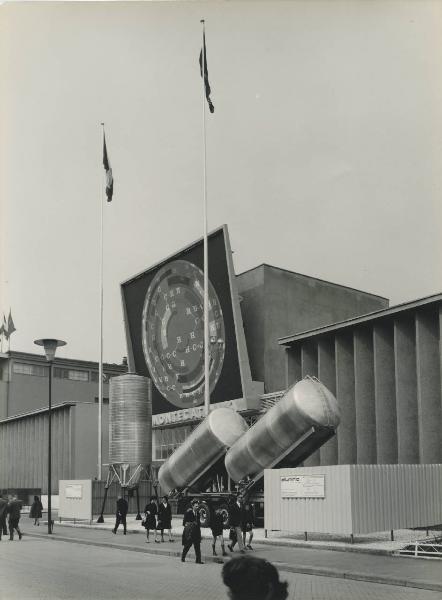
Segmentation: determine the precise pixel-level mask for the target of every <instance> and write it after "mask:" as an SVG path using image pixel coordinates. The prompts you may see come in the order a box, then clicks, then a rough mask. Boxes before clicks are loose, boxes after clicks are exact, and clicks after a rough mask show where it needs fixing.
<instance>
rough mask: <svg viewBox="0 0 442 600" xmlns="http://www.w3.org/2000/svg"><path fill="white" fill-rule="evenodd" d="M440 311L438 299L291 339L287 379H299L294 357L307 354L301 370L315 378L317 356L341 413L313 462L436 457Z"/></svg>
mask: <svg viewBox="0 0 442 600" xmlns="http://www.w3.org/2000/svg"><path fill="white" fill-rule="evenodd" d="M441 315H442V301H438V302H434V303H431V304H422V305H420V306H419V305H417V306H413V307H412V308H406V307H405V308H404V309H403V310H399V311H397V312H394V313H392V314H387V315H385V316H382V317H379V316H378V317H376V318H371V319H366V320H364V322H361V323H356V324H354V325H353V324H349V325H346V326H345V325H342V326H337V327H335V328H334V329H333V330H332V331H330V330H328V331H326V332H323V333H315V332H311V334H310V335H308V334H306V335H305V336H303V337H302V338H301V339H299V340H293V341H292V342H290V346H289V347H287V348H286V350H285V351H286V372H287V376H288V383H293V382H294V381H296V380H297V379H298V378H299V377H298V376H297V375H298V374H299V369H298V368H297V365H298V363H299V356H301V357H302V356H304V355H305V356H309V357H310V360H308V361H307V360H305V361H304V362H303V363H302V364H303V367H302V375H303V376H304V375H306V374H308V375H312V376H316V375H317V371H318V367H317V363H316V362H315V360H314V357H315V356H318V364H319V365H320V369H319V371H320V373H318V374H319V377H320V378H322V376H323V375H324V383H325V384H326V385H327V387H329V389H331V390H332V391H333V390H335V393H336V398H337V400H338V404H339V408H340V411H341V423H340V425H339V427H338V431H337V436H336V440H334V441H333V443H332V444H330V442H328V444H329V445H328V446H327V445H326V446H324V448H321V452H320V462H319V464H321V465H327V464H341V465H343V464H396V463H401V464H419V463H441V462H442V436H441V433H440V432H441V431H442V393H441V359H442V353H441V339H440V338H441V336H440V332H441V327H440V323H441V320H442V318H441ZM325 349H326V351H325ZM301 362H302V361H301Z"/></svg>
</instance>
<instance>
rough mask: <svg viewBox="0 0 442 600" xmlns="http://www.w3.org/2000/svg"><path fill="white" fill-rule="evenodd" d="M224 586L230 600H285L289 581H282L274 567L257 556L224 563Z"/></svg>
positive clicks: (240, 557) (238, 557) (234, 559)
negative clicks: (227, 589) (227, 590)
mask: <svg viewBox="0 0 442 600" xmlns="http://www.w3.org/2000/svg"><path fill="white" fill-rule="evenodd" d="M222 578H223V582H224V585H226V586H227V587H228V588H229V597H230V600H285V599H286V598H287V596H288V592H287V587H288V584H287V581H280V579H279V574H278V571H277V569H276V567H275V566H274V565H272V564H271V563H270V562H269V561H267V560H265V559H264V558H258V557H256V556H250V555H248V556H237V557H235V558H232V559H231V560H229V561H228V562H226V563H224V566H223V569H222Z"/></svg>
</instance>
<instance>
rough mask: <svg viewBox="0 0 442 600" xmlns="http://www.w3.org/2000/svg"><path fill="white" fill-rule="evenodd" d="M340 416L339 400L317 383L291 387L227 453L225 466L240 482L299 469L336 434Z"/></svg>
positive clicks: (306, 381) (309, 380)
mask: <svg viewBox="0 0 442 600" xmlns="http://www.w3.org/2000/svg"><path fill="white" fill-rule="evenodd" d="M339 421H340V415H339V408H338V404H337V401H336V398H335V397H334V396H333V394H332V393H331V392H330V391H329V390H328V389H327V388H326V387H325V385H323V384H322V383H321V382H320V381H318V380H317V379H314V378H312V377H306V378H305V379H302V380H301V381H298V382H297V383H296V384H295V385H293V386H292V387H290V388H289V389H288V390H287V391H286V393H285V394H284V396H283V397H282V398H281V400H280V401H279V402H277V404H275V405H274V406H272V408H271V409H270V410H269V411H267V412H266V413H265V415H264V416H263V417H261V419H260V420H259V421H258V422H257V423H255V425H253V427H251V428H250V429H249V430H248V431H247V433H245V434H244V435H243V436H242V437H241V438H240V439H239V440H238V441H237V442H236V443H235V444H234V445H233V446H232V447H231V448H230V450H229V451H228V452H227V454H226V457H225V466H226V469H227V472H228V474H229V476H230V477H231V479H233V481H235V482H240V481H242V480H244V479H246V478H253V477H256V476H262V474H263V472H264V469H267V468H273V467H277V466H296V465H297V464H299V463H300V462H302V461H303V460H305V458H307V457H308V456H309V455H310V454H312V453H313V452H314V451H315V450H317V449H318V448H319V447H320V446H322V444H324V442H326V441H327V440H328V439H329V438H330V437H332V436H333V435H334V433H335V430H336V427H337V426H338V425H339Z"/></svg>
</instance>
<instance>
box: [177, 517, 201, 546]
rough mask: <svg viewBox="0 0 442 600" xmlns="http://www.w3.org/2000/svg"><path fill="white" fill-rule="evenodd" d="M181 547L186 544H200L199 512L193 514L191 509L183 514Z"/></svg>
mask: <svg viewBox="0 0 442 600" xmlns="http://www.w3.org/2000/svg"><path fill="white" fill-rule="evenodd" d="M183 525H184V529H183V536H182V543H183V546H187V545H188V544H200V543H201V522H200V514H199V512H197V513H196V515H195V513H194V512H193V509H192V508H188V509H187V510H186V512H185V513H184V518H183Z"/></svg>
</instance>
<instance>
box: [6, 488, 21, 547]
mask: <svg viewBox="0 0 442 600" xmlns="http://www.w3.org/2000/svg"><path fill="white" fill-rule="evenodd" d="M7 511H8V514H9V518H8V525H9V541H10V542H12V541H13V539H14V529H15V530H16V532H17V533H18V539H19V540H21V538H22V534H21V531H20V527H19V526H18V522H19V521H20V511H21V502H20V500H19V499H18V498H17V496H16V494H13V495H12V496H10V497H9V503H8V507H7Z"/></svg>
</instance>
